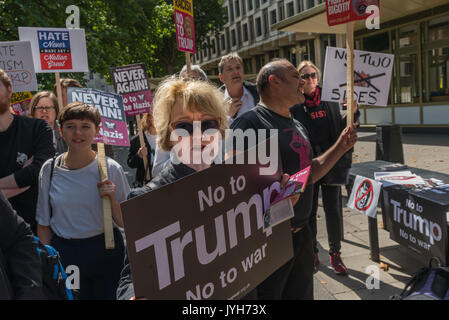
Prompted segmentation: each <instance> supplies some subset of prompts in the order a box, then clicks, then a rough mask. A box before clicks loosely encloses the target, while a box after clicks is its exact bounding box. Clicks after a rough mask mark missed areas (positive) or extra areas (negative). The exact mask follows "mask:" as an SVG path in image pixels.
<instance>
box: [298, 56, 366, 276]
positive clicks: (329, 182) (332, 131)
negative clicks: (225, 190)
mask: <svg viewBox="0 0 449 320" xmlns="http://www.w3.org/2000/svg"><path fill="white" fill-rule="evenodd" d="M298 71H299V74H300V76H301V78H302V79H303V80H304V81H305V83H304V85H303V87H302V90H303V93H304V96H305V102H304V104H302V105H296V106H294V107H293V108H292V109H291V113H292V116H293V117H294V118H295V119H297V120H298V121H300V122H301V123H302V124H303V125H304V126H305V127H306V128H307V130H308V131H309V134H310V142H311V144H312V148H313V150H314V156H315V157H317V156H319V155H320V154H322V153H324V152H325V151H326V150H327V149H329V148H330V147H331V146H332V145H333V144H334V143H335V141H337V139H338V137H339V136H340V133H341V132H342V131H343V130H344V129H345V127H346V114H345V113H344V112H341V109H340V105H339V104H338V103H336V102H327V101H322V100H321V87H320V86H318V82H319V80H320V77H321V72H320V70H319V69H318V68H317V67H316V66H315V65H314V64H313V63H312V62H311V61H303V62H301V63H300V64H299V66H298ZM355 110H356V114H355V116H354V120H355V121H357V119H358V116H359V114H360V112H359V111H358V110H357V108H355ZM352 152H353V150H352V149H351V150H350V151H348V152H347V153H346V154H345V155H344V156H343V157H342V158H341V159H340V160H339V161H338V162H337V164H336V165H335V166H334V167H333V168H332V169H331V170H330V171H329V173H328V174H327V175H326V176H324V177H323V178H322V179H321V180H320V181H318V182H317V183H315V187H314V198H313V207H312V214H311V217H310V226H311V229H312V232H313V234H314V240H313V243H314V251H315V257H314V268H315V271H317V270H318V266H319V259H318V245H317V240H316V235H317V221H316V219H317V210H318V197H319V190H320V187H321V193H322V199H323V207H324V211H325V213H326V226H327V233H328V241H329V255H330V262H331V265H332V267H333V268H334V270H335V273H336V274H339V275H344V274H346V273H347V268H346V266H345V265H344V263H343V261H342V259H341V256H340V254H341V253H340V249H341V239H342V223H343V221H342V217H343V215H342V212H341V210H342V205H341V203H342V200H341V185H345V184H346V183H347V179H348V174H349V169H350V167H351V163H352Z"/></svg>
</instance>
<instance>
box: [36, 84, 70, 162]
mask: <svg viewBox="0 0 449 320" xmlns="http://www.w3.org/2000/svg"><path fill="white" fill-rule="evenodd" d="M30 106H31V107H30V111H31V117H33V118H37V119H43V120H45V121H47V123H48V124H49V125H50V127H51V130H52V131H53V145H54V147H55V150H56V155H59V154H62V153H64V152H65V151H66V150H67V146H66V144H65V142H64V140H63V139H62V137H61V134H60V132H59V125H58V122H57V121H56V118H57V117H58V114H59V106H58V99H57V98H56V96H55V94H54V93H53V92H50V91H41V92H38V93H36V94H35V95H34V96H33V98H32V99H31V102H30Z"/></svg>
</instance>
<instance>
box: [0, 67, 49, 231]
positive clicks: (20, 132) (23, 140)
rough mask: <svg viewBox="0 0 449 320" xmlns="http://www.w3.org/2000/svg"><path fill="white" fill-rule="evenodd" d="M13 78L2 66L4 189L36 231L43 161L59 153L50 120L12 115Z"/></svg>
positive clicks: (0, 173)
mask: <svg viewBox="0 0 449 320" xmlns="http://www.w3.org/2000/svg"><path fill="white" fill-rule="evenodd" d="M11 94H12V86H11V80H10V79H9V77H8V75H7V74H6V73H5V72H4V71H3V70H1V69H0V190H1V191H2V192H3V194H4V195H5V197H6V198H7V199H9V201H10V203H11V205H12V206H13V208H14V210H16V212H17V214H18V215H19V216H21V217H22V218H23V219H24V220H25V221H26V222H27V223H28V224H30V226H31V230H33V232H36V221H35V214H36V213H35V211H36V203H37V191H38V178H39V171H40V169H41V167H42V164H43V163H44V162H45V161H46V160H47V159H49V158H51V157H53V155H54V154H55V148H54V146H53V133H52V131H51V128H50V126H49V125H48V123H47V122H45V121H44V120H42V119H32V118H27V117H22V116H17V115H12V114H11V113H10V110H9V100H10V98H11Z"/></svg>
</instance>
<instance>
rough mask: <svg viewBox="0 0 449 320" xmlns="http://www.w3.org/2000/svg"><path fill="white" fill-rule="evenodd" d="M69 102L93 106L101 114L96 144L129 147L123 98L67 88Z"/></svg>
mask: <svg viewBox="0 0 449 320" xmlns="http://www.w3.org/2000/svg"><path fill="white" fill-rule="evenodd" d="M67 100H68V103H71V102H84V103H86V104H89V105H93V106H94V107H95V108H97V110H98V111H99V112H100V115H101V123H100V132H99V133H98V136H97V137H96V138H95V140H94V143H97V142H102V143H104V144H110V145H115V146H125V147H128V146H129V137H128V128H127V126H126V118H125V112H124V110H123V98H122V96H121V95H118V94H114V93H108V92H103V91H100V90H95V89H88V88H67Z"/></svg>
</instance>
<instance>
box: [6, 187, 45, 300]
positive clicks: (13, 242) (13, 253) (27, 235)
mask: <svg viewBox="0 0 449 320" xmlns="http://www.w3.org/2000/svg"><path fill="white" fill-rule="evenodd" d="M43 298H44V296H43V291H42V269H41V260H40V258H39V255H38V253H37V250H36V245H35V243H34V241H33V233H32V232H31V229H30V227H29V225H28V224H27V223H26V222H25V221H24V220H23V219H22V218H21V217H20V216H18V215H17V213H16V212H15V211H14V209H13V208H12V206H11V204H10V203H9V202H8V200H6V198H5V196H4V195H3V193H2V192H1V191H0V300H10V299H16V300H19V299H20V300H21V299H25V300H37V299H43Z"/></svg>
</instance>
